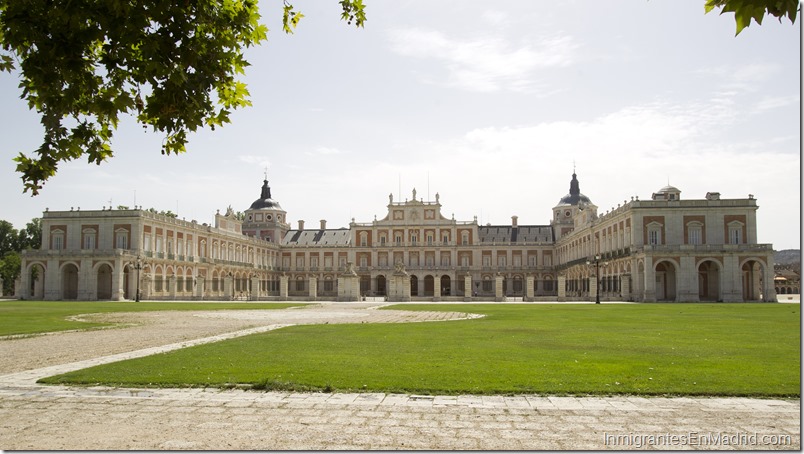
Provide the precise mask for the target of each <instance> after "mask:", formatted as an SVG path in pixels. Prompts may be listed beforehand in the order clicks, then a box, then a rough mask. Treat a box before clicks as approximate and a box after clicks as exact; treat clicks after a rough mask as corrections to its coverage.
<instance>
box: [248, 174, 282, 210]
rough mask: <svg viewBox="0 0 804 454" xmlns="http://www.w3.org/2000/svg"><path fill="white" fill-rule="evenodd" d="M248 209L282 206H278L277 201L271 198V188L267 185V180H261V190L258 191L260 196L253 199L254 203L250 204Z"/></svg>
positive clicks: (268, 208) (278, 207)
mask: <svg viewBox="0 0 804 454" xmlns="http://www.w3.org/2000/svg"><path fill="white" fill-rule="evenodd" d="M249 209H250V210H271V209H276V210H281V209H282V207H281V206H279V202H277V201H276V200H274V199H272V198H271V188H270V187H269V186H268V180H263V182H262V192H261V193H260V198H259V199H257V200H255V201H254V203H252V204H251V207H250V208H249Z"/></svg>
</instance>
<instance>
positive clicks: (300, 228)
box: [299, 219, 304, 230]
mask: <svg viewBox="0 0 804 454" xmlns="http://www.w3.org/2000/svg"><path fill="white" fill-rule="evenodd" d="M299 230H304V221H303V220H301V219H300V220H299Z"/></svg>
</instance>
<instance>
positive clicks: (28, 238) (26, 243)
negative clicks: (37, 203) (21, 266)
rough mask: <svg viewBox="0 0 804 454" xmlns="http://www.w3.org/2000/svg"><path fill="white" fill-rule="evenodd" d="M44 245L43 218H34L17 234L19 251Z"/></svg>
mask: <svg viewBox="0 0 804 454" xmlns="http://www.w3.org/2000/svg"><path fill="white" fill-rule="evenodd" d="M41 245H42V219H40V218H33V219H31V222H29V223H28V224H26V225H25V228H22V229H20V231H19V233H18V235H17V251H22V250H23V249H39V247H40V246H41Z"/></svg>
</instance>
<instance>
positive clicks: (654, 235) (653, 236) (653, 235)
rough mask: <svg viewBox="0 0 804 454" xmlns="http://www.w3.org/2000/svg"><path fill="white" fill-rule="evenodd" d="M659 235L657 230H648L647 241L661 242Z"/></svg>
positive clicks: (651, 242)
mask: <svg viewBox="0 0 804 454" xmlns="http://www.w3.org/2000/svg"><path fill="white" fill-rule="evenodd" d="M661 242H662V241H661V235H660V233H659V231H658V230H649V231H648V243H649V244H661Z"/></svg>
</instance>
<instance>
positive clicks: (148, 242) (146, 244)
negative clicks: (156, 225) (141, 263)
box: [143, 235, 151, 251]
mask: <svg viewBox="0 0 804 454" xmlns="http://www.w3.org/2000/svg"><path fill="white" fill-rule="evenodd" d="M143 243H144V246H143V249H145V250H146V251H150V250H151V235H145V238H144V241H143Z"/></svg>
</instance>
